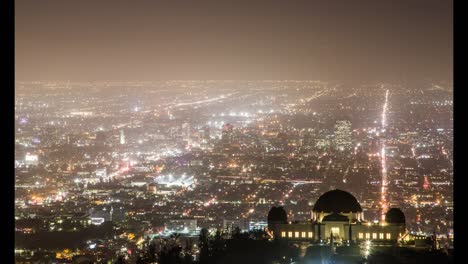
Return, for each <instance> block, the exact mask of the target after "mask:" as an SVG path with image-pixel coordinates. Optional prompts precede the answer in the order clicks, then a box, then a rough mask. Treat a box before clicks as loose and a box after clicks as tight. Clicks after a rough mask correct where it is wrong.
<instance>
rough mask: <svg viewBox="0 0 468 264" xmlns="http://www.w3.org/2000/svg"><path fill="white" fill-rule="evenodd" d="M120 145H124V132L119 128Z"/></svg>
mask: <svg viewBox="0 0 468 264" xmlns="http://www.w3.org/2000/svg"><path fill="white" fill-rule="evenodd" d="M120 145H125V134H124V131H123V130H120Z"/></svg>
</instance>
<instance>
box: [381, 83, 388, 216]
mask: <svg viewBox="0 0 468 264" xmlns="http://www.w3.org/2000/svg"><path fill="white" fill-rule="evenodd" d="M388 95H389V90H388V89H387V90H386V92H385V102H384V105H383V110H382V125H381V134H382V135H383V138H381V139H380V142H381V147H382V148H381V150H380V160H381V164H382V187H381V200H380V203H381V206H382V221H385V213H386V212H387V209H388V202H387V156H386V153H385V147H386V146H385V129H386V127H387V108H388Z"/></svg>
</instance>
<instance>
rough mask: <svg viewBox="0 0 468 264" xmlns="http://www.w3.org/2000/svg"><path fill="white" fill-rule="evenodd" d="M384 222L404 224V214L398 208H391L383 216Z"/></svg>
mask: <svg viewBox="0 0 468 264" xmlns="http://www.w3.org/2000/svg"><path fill="white" fill-rule="evenodd" d="M385 221H386V222H387V223H390V224H404V223H405V222H406V218H405V214H404V213H403V212H402V211H401V210H400V209H399V208H391V209H390V210H388V212H387V213H386V214H385Z"/></svg>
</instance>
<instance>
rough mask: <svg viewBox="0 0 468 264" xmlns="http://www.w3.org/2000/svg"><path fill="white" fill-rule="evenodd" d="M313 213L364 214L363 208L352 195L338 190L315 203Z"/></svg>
mask: <svg viewBox="0 0 468 264" xmlns="http://www.w3.org/2000/svg"><path fill="white" fill-rule="evenodd" d="M312 211H314V212H325V213H350V212H351V213H358V212H362V208H361V205H360V204H359V203H358V201H357V200H356V198H355V197H354V196H353V195H352V194H350V193H349V192H345V191H342V190H338V189H336V190H333V191H328V192H326V193H324V194H322V196H320V198H319V199H318V200H317V202H316V203H315V205H314V209H313V210H312Z"/></svg>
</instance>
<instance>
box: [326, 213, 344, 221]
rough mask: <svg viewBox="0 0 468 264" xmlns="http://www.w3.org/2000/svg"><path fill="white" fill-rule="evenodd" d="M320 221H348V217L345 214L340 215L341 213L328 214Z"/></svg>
mask: <svg viewBox="0 0 468 264" xmlns="http://www.w3.org/2000/svg"><path fill="white" fill-rule="evenodd" d="M322 221H329V222H348V221H349V219H348V217H347V216H345V215H342V214H337V213H334V214H329V215H327V216H325V217H324V218H323V219H322Z"/></svg>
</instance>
